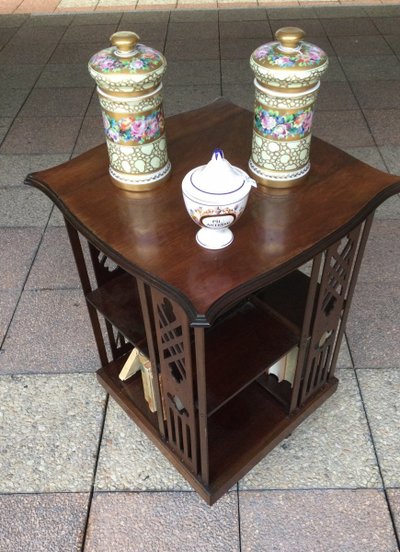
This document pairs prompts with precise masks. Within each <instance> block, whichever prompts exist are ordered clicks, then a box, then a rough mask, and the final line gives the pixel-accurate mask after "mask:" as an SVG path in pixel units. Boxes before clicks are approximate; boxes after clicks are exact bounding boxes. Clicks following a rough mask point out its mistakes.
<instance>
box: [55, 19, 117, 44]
mask: <svg viewBox="0 0 400 552" xmlns="http://www.w3.org/2000/svg"><path fill="white" fill-rule="evenodd" d="M116 30H117V23H111V24H107V25H93V24H92V25H85V26H84V27H81V26H70V27H68V29H67V30H66V32H65V33H64V34H63V36H62V38H61V43H64V42H70V43H71V42H72V43H75V44H79V43H81V42H83V43H86V44H88V43H90V42H95V43H96V42H104V48H107V46H108V45H109V40H110V36H111V35H112V34H113V33H114V32H115V31H116Z"/></svg>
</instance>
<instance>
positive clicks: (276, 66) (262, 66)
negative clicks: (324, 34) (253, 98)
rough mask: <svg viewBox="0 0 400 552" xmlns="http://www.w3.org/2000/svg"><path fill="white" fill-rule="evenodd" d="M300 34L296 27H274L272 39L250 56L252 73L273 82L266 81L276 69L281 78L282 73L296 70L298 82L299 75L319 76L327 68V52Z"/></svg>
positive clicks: (280, 79) (302, 32)
mask: <svg viewBox="0 0 400 552" xmlns="http://www.w3.org/2000/svg"><path fill="white" fill-rule="evenodd" d="M304 37H305V32H304V31H303V30H302V29H299V28H298V27H282V28H281V29H278V30H277V31H276V33H275V38H276V41H275V42H268V43H267V44H263V45H262V46H259V47H258V48H257V49H256V50H255V51H254V52H253V53H252V55H251V57H250V65H251V67H252V69H253V70H254V71H255V73H256V77H257V78H258V79H259V80H260V81H261V82H264V81H265V82H266V84H272V85H273V83H271V82H269V81H268V78H269V77H274V76H275V77H276V76H277V75H278V73H280V77H278V79H279V81H282V80H283V79H284V78H285V77H284V75H285V73H288V74H289V73H293V74H294V73H296V74H297V75H300V76H299V77H298V78H297V80H298V81H299V82H298V85H299V86H301V80H302V78H304V79H308V78H309V77H310V76H312V75H313V74H315V76H316V77H318V78H320V77H321V75H322V74H323V73H324V72H325V70H326V69H327V68H328V56H327V55H326V53H325V52H324V51H323V50H322V49H321V48H319V47H318V46H315V45H314V44H311V43H309V42H305V41H304V40H303V38H304ZM301 74H303V77H301ZM281 84H284V83H283V82H281ZM291 84H292V85H293V82H292V83H291ZM304 84H310V83H304Z"/></svg>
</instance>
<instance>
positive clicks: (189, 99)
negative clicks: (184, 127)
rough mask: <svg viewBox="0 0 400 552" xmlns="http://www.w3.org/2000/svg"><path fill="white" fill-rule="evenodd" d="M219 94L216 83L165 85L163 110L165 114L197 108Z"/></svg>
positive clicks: (219, 90)
mask: <svg viewBox="0 0 400 552" xmlns="http://www.w3.org/2000/svg"><path fill="white" fill-rule="evenodd" d="M220 96H221V89H220V87H219V86H218V85H216V84H211V85H198V86H166V87H165V93H164V110H165V114H166V116H168V117H169V116H171V115H175V114H176V113H182V112H183V111H189V110H191V109H197V108H199V107H203V106H204V105H206V104H208V103H210V102H212V101H214V100H215V99H216V98H219V97H220Z"/></svg>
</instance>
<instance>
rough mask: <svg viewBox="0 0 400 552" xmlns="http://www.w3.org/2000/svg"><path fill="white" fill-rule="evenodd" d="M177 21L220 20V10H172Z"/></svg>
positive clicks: (173, 20)
mask: <svg viewBox="0 0 400 552" xmlns="http://www.w3.org/2000/svg"><path fill="white" fill-rule="evenodd" d="M260 11H261V10H260ZM125 15H129V14H125ZM264 17H265V14H264ZM175 21H184V22H191V21H218V10H208V9H201V10H174V11H171V22H175Z"/></svg>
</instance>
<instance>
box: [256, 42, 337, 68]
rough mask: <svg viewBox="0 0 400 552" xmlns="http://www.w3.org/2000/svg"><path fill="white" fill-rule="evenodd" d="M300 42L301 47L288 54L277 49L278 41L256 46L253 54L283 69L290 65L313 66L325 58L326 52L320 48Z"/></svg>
mask: <svg viewBox="0 0 400 552" xmlns="http://www.w3.org/2000/svg"><path fill="white" fill-rule="evenodd" d="M301 44H302V45H301V49H299V50H297V51H296V52H295V53H293V54H290V53H288V52H282V50H280V49H279V46H280V44H279V42H272V43H269V44H264V45H263V46H260V47H259V48H257V49H256V50H255V52H254V54H253V56H254V59H256V60H257V61H259V62H263V61H266V62H267V63H268V64H269V65H273V66H276V67H282V68H285V69H286V68H291V67H313V66H315V65H320V64H321V63H322V62H324V61H325V60H326V54H325V52H324V51H323V50H321V48H318V47H317V46H314V45H313V44H308V43H307V42H303V43H301Z"/></svg>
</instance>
